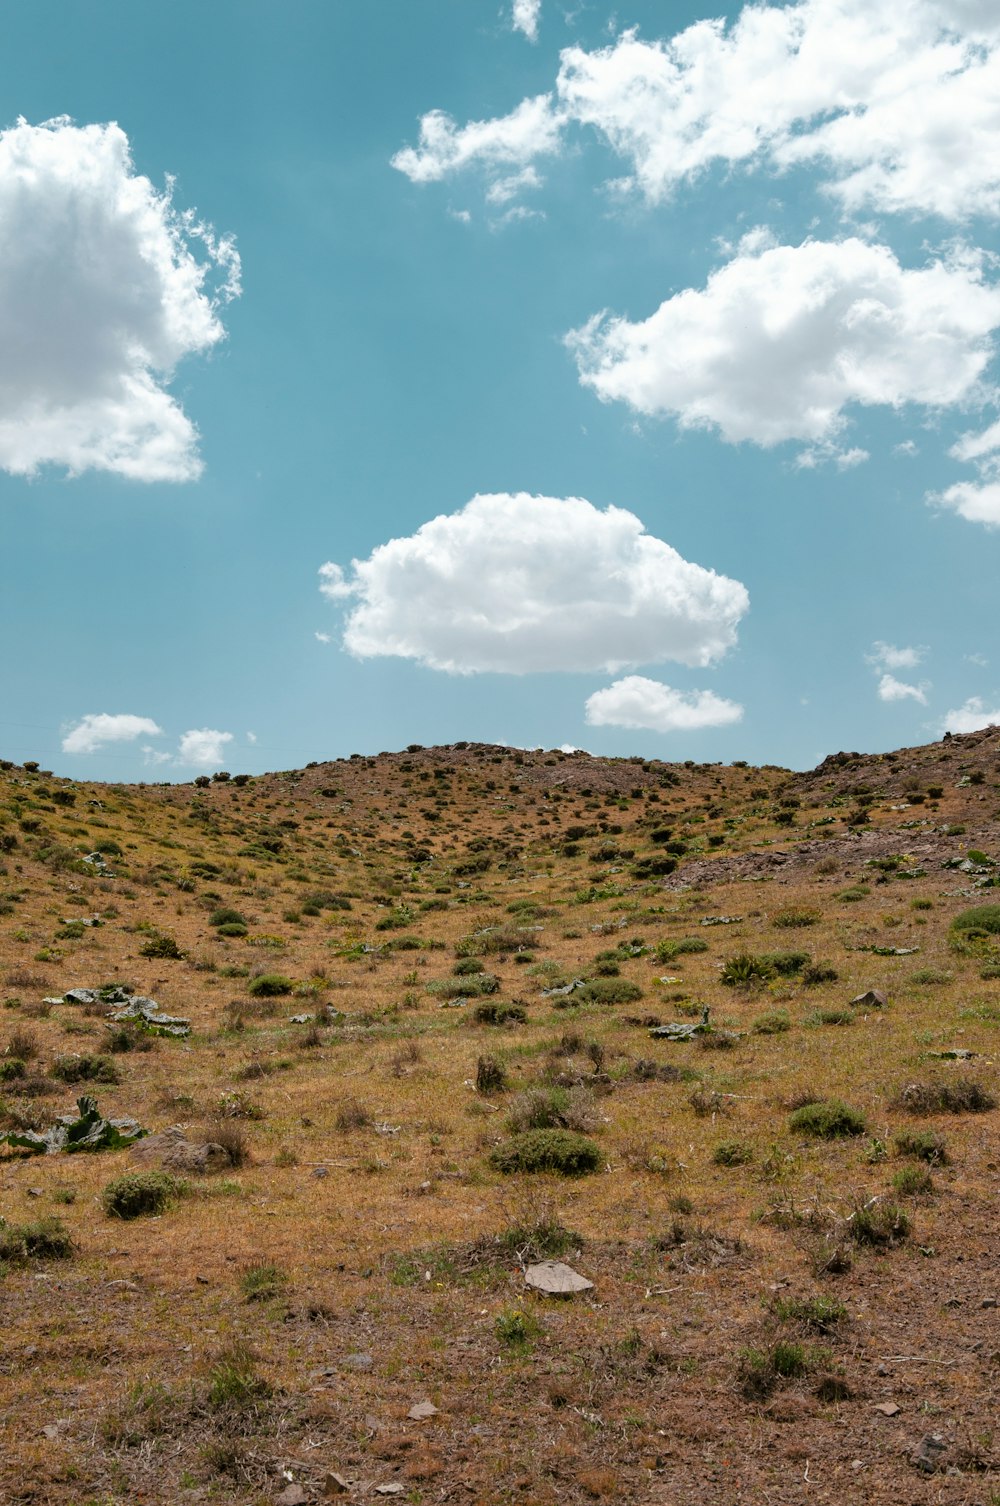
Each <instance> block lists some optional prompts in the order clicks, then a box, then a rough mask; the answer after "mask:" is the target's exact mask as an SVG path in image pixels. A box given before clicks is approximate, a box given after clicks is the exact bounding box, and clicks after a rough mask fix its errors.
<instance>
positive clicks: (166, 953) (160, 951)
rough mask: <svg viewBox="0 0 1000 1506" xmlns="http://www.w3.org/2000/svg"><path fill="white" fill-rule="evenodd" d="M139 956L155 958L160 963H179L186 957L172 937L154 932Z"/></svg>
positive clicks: (142, 947)
mask: <svg viewBox="0 0 1000 1506" xmlns="http://www.w3.org/2000/svg"><path fill="white" fill-rule="evenodd" d="M139 955H140V957H155V958H156V959H157V960H158V961H166V962H177V961H179V960H180V959H181V958H182V957H183V956H184V953H183V952H182V951H181V949H180V947H179V946H178V944H177V942H176V941H175V940H174V938H173V937H172V936H163V935H161V934H160V933H159V932H154V933H153V935H152V936H151V937H150V938H149V940H148V941H146V942H144V943H143V945H142V946H141V947H140V948H139Z"/></svg>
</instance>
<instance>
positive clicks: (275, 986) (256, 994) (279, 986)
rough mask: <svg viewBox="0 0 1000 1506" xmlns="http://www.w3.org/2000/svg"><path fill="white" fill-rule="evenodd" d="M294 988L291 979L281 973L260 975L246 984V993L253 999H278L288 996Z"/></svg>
mask: <svg viewBox="0 0 1000 1506" xmlns="http://www.w3.org/2000/svg"><path fill="white" fill-rule="evenodd" d="M294 987H295V984H294V983H293V981H292V979H291V978H286V977H285V976H284V974H282V973H261V975H260V977H259V978H252V979H251V980H250V982H249V983H248V984H247V993H248V994H250V995H251V996H252V997H253V998H255V999H279V998H282V997H283V996H284V995H285V994H290V993H291V992H292V990H293V988H294Z"/></svg>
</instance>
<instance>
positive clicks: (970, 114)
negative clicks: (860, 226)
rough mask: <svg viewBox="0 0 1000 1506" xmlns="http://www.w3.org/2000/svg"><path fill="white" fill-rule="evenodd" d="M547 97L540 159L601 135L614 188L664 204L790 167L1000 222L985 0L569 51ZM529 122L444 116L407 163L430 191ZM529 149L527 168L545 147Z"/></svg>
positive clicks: (993, 52)
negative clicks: (723, 182)
mask: <svg viewBox="0 0 1000 1506" xmlns="http://www.w3.org/2000/svg"><path fill="white" fill-rule="evenodd" d="M521 3H522V0H517V4H518V8H520V5H521ZM523 5H524V10H525V12H526V13H527V12H528V11H530V10H534V7H535V0H523ZM515 24H516V23H515ZM539 99H540V100H542V101H544V102H545V115H546V121H547V127H546V131H545V134H544V136H543V135H539V137H538V139H539V142H540V144H539V146H538V147H537V150H538V151H539V152H541V151H544V152H547V153H548V152H552V151H553V150H554V149H556V148H557V147H558V146H559V145H560V144H561V137H562V133H564V132H565V129H566V128H567V127H568V126H569V125H570V124H573V125H577V126H583V127H589V128H592V129H593V130H594V131H595V132H596V133H597V134H598V135H599V136H600V137H602V138H603V139H604V140H605V141H606V142H607V143H608V144H609V145H610V146H611V147H612V149H613V150H614V151H615V152H617V153H618V154H619V155H620V156H621V157H622V158H623V159H624V160H625V162H626V163H627V164H628V167H629V170H630V176H629V177H628V178H627V179H625V180H624V183H622V182H621V181H619V182H618V184H617V185H616V186H617V187H618V188H619V189H621V188H623V187H625V188H628V187H631V188H634V189H636V190H638V191H639V192H641V193H642V194H644V195H645V197H646V198H647V199H649V200H650V201H653V202H655V201H659V200H662V199H664V198H666V197H667V196H669V194H670V193H671V192H672V191H673V190H674V188H675V187H676V186H677V184H678V183H680V182H683V181H685V180H690V179H693V178H696V177H697V176H698V175H699V174H701V173H703V172H704V171H705V170H706V169H707V168H708V167H710V166H711V165H713V164H721V165H723V166H730V167H731V166H735V165H742V166H744V167H745V168H746V169H748V170H753V169H757V168H761V167H763V168H765V169H767V170H769V171H770V172H772V173H780V172H782V171H783V170H785V169H786V168H788V167H789V166H791V165H793V164H795V163H799V162H803V161H807V162H815V163H817V164H818V166H819V169H820V171H821V172H822V173H823V174H824V182H825V186H826V187H827V189H828V190H829V192H830V193H831V194H833V195H834V196H835V197H836V198H837V199H838V200H839V201H840V203H841V204H842V205H843V206H844V207H845V208H846V209H848V210H850V211H852V212H856V211H858V210H860V209H862V208H867V207H872V208H874V209H875V210H876V211H890V212H901V213H916V214H935V215H940V216H943V217H945V218H948V219H952V220H959V221H961V220H964V219H967V218H969V217H971V216H972V215H980V214H989V215H997V214H1000V22H998V20H997V12H996V8H995V5H992V4H987V0H800V3H798V4H789V5H765V4H754V5H746V6H744V8H743V9H742V10H741V11H740V12H739V14H738V16H737V17H736V19H735V21H734V22H733V23H732V24H731V25H728V26H727V24H726V22H725V21H724V20H702V21H697V22H695V23H694V24H693V25H691V26H689V27H687V28H686V29H684V30H683V31H680V32H678V33H676V34H675V35H674V36H673V37H670V38H668V39H664V40H653V41H648V42H647V41H643V40H640V38H639V36H638V33H637V32H636V31H635V30H631V31H626V32H624V33H622V35H621V36H619V37H618V38H617V40H616V41H615V42H614V43H613V44H611V45H610V46H608V47H604V48H599V49H596V50H595V51H593V52H587V51H586V50H585V49H583V48H581V47H569V48H567V49H566V50H565V51H564V52H563V53H562V56H561V61H560V68H559V73H558V77H557V79H556V81H555V88H554V93H553V95H551V96H547V95H542V96H539ZM537 103H538V101H525V104H537ZM521 108H523V106H521V107H519V109H521ZM517 114H518V111H514V112H512V115H510V116H506V117H503V119H502V120H498V121H480V122H474V123H473V124H472V125H470V126H464V127H459V126H457V125H456V124H455V123H454V121H451V120H450V119H449V118H448V117H447V116H444V115H443V114H442V113H441V112H440V111H435V112H433V113H432V114H431V115H429V116H425V117H424V123H423V126H422V131H421V151H420V152H418V153H413V152H409V153H400V154H399V157H397V158H396V159H395V165H396V166H398V167H400V169H401V170H402V171H404V172H408V173H409V174H410V176H411V177H413V178H414V180H415V181H420V182H427V181H430V180H431V179H432V178H437V177H443V176H445V175H446V174H447V173H449V172H453V171H457V170H459V169H460V168H463V167H466V166H468V165H469V164H470V163H471V162H473V161H475V160H477V158H481V159H482V160H483V161H484V162H486V163H488V162H489V156H488V152H487V151H482V152H480V151H478V150H476V151H472V150H467V149H462V150H457V149H456V144H457V143H459V142H461V143H462V144H463V148H466V147H467V148H470V149H471V148H472V147H473V146H474V145H476V144H477V143H479V142H485V141H488V140H489V139H490V138H491V136H492V134H493V133H494V132H496V131H497V130H499V129H500V128H501V127H504V126H505V123H506V122H509V121H511V120H512V119H513V118H514V117H516V116H517ZM428 123H430V124H428ZM425 128H426V139H425ZM519 140H520V150H521V153H522V155H521V157H520V159H519V160H521V161H522V162H528V161H530V160H531V150H532V149H533V138H532V139H530V140H529V139H527V138H526V137H524V136H523V135H519ZM428 159H433V162H434V168H433V170H428V167H429V160H428Z"/></svg>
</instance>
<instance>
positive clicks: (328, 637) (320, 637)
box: [313, 633, 333, 643]
mask: <svg viewBox="0 0 1000 1506" xmlns="http://www.w3.org/2000/svg"><path fill="white" fill-rule="evenodd" d="M313 637H314V638H315V639H316V642H317V643H332V642H333V635H332V634H331V633H314V634H313Z"/></svg>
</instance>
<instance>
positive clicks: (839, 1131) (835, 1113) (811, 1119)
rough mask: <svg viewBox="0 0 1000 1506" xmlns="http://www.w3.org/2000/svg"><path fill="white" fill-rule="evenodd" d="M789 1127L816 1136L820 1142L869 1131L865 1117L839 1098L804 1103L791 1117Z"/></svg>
mask: <svg viewBox="0 0 1000 1506" xmlns="http://www.w3.org/2000/svg"><path fill="white" fill-rule="evenodd" d="M788 1127H789V1129H790V1130H793V1131H795V1132H798V1133H800V1134H804V1135H815V1136H816V1138H817V1139H820V1140H839V1139H842V1138H844V1137H846V1136H849V1135H863V1134H865V1132H866V1130H867V1126H866V1124H865V1121H864V1116H863V1115H862V1114H860V1113H858V1111H857V1109H852V1108H851V1107H850V1106H849V1105H848V1104H846V1103H844V1102H843V1100H842V1099H839V1098H830V1099H826V1100H821V1101H819V1102H816V1103H804V1104H803V1105H802V1107H801V1108H800V1109H796V1110H795V1112H794V1113H793V1114H792V1115H791V1117H790V1119H789V1121H788Z"/></svg>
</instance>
